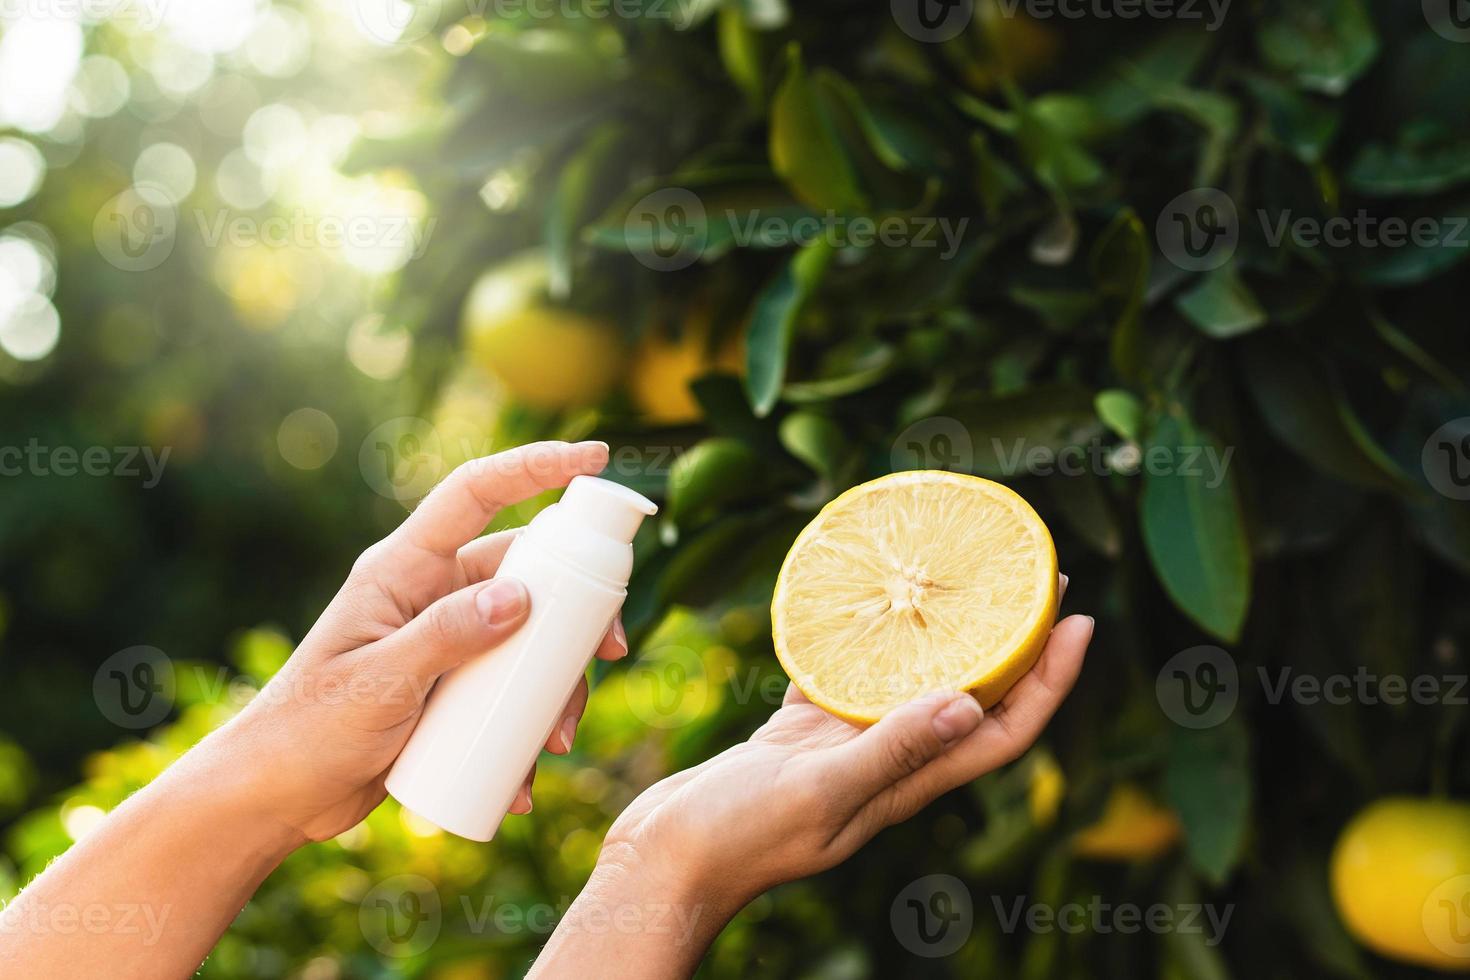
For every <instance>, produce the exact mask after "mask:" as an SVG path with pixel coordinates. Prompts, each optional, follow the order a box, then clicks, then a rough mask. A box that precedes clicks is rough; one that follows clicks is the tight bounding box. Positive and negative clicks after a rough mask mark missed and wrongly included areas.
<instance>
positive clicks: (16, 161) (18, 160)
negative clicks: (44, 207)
mask: <svg viewBox="0 0 1470 980" xmlns="http://www.w3.org/2000/svg"><path fill="white" fill-rule="evenodd" d="M45 178H46V158H45V157H43V156H42V155H41V151H40V150H38V149H36V147H35V144H33V143H30V142H28V141H27V140H23V139H17V138H15V137H13V136H12V137H6V138H4V139H0V208H13V207H15V206H16V205H17V204H20V203H22V202H24V201H28V200H30V198H31V196H32V195H34V194H35V193H36V191H38V190H40V189H41V182H42V181H43V180H44V179H45Z"/></svg>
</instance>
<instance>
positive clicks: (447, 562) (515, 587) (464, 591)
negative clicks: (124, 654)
mask: <svg viewBox="0 0 1470 980" xmlns="http://www.w3.org/2000/svg"><path fill="white" fill-rule="evenodd" d="M606 465H607V446H605V445H603V444H602V443H581V444H577V445H567V444H565V443H541V444H536V445H531V446H522V447H520V448H518V449H514V450H511V451H510V452H506V453H501V454H499V455H496V456H491V457H486V458H484V459H480V460H475V461H474V462H471V463H468V464H465V465H464V466H462V467H460V468H459V469H457V470H455V472H454V473H453V474H451V475H450V476H449V477H448V478H447V479H446V480H445V481H444V482H443V483H441V484H440V485H439V486H438V487H437V488H435V490H434V491H433V493H431V494H430V495H429V496H428V497H427V498H425V500H424V501H423V502H422V503H421V504H420V505H419V506H418V508H417V509H416V510H415V511H414V512H413V513H412V514H411V515H410V516H409V517H408V518H407V519H406V520H405V521H404V522H403V524H402V525H400V526H399V527H398V529H397V530H395V531H394V532H393V533H392V534H390V535H389V536H388V537H387V538H385V539H383V540H382V541H380V542H378V543H377V544H375V545H373V546H372V547H370V548H369V549H368V550H367V551H366V552H364V553H363V555H362V557H361V558H359V559H358V561H357V563H356V564H355V565H354V566H353V568H352V571H351V573H350V574H349V575H348V577H347V581H346V583H345V584H344V585H343V586H342V589H341V591H340V592H339V593H338V594H337V596H336V597H335V598H334V599H333V600H332V602H331V603H330V605H328V607H327V608H326V610H325V611H324V612H323V613H322V616H321V618H320V619H319V620H318V621H317V623H316V625H315V626H314V627H312V630H311V632H310V633H308V634H307V636H306V638H305V639H304V640H302V642H301V645H300V646H299V647H298V648H297V649H296V651H295V652H294V653H293V654H292V656H291V659H290V661H289V662H288V663H287V664H286V666H285V667H284V668H283V669H282V670H281V672H280V673H279V674H277V675H276V677H275V678H273V679H272V680H271V682H270V683H269V684H268V685H267V686H266V687H265V689H264V690H263V691H261V693H260V694H259V695H258V696H257V697H256V698H255V700H254V701H253V702H252V703H251V704H250V706H249V707H248V708H247V709H246V710H245V711H243V712H241V713H240V714H239V715H238V716H236V717H235V718H234V719H233V720H232V721H231V722H230V723H229V724H227V725H225V726H224V727H222V728H220V729H219V730H218V731H216V732H214V733H213V734H211V735H210V736H209V737H208V738H206V739H204V740H203V741H202V742H200V743H199V744H198V745H197V746H195V747H194V748H193V749H192V750H191V751H190V752H188V753H187V754H186V755H185V756H184V757H183V758H182V759H180V760H179V761H178V762H177V763H176V764H175V765H173V766H171V767H170V768H169V769H168V770H167V771H166V772H164V773H163V774H162V775H161V776H160V777H159V778H158V779H156V780H154V781H153V782H152V783H150V784H149V785H148V786H147V787H145V788H144V789H142V790H140V791H139V792H138V793H136V794H134V795H133V796H132V797H131V798H129V799H128V800H127V801H126V802H125V803H123V804H122V805H121V806H119V807H118V808H117V809H116V810H114V811H113V812H112V813H111V814H109V815H108V817H107V819H106V820H105V821H103V822H102V824H101V825H100V826H99V827H97V828H96V829H95V830H93V831H92V832H91V833H89V834H88V835H87V836H86V837H85V838H84V839H83V840H81V841H80V842H78V843H77V845H76V846H74V847H72V848H71V849H70V850H69V851H67V853H66V854H65V855H63V856H62V857H61V858H59V859H58V860H57V861H56V862H55V863H53V864H52V865H51V866H50V867H49V868H47V869H46V871H45V872H44V873H43V874H41V875H40V876H38V877H37V878H36V879H35V880H34V881H33V882H31V884H30V885H29V886H27V887H26V889H25V890H24V891H23V892H21V894H20V895H19V896H17V897H16V899H15V900H14V901H13V902H11V903H10V904H9V905H8V906H7V907H6V908H5V910H4V914H3V915H0V976H16V977H102V976H106V977H116V978H134V977H136V978H140V980H141V978H156V977H188V976H191V975H192V974H193V973H194V972H195V970H196V969H198V967H199V964H200V963H201V962H202V961H203V960H204V958H205V956H207V955H208V953H209V951H210V949H212V948H213V947H214V944H215V943H216V942H217V941H218V939H219V937H220V935H221V934H222V933H223V932H224V930H225V929H226V928H227V927H228V926H229V924H230V922H231V920H233V919H234V917H235V915H236V914H237V913H239V911H240V909H241V907H243V906H244V904H245V902H246V901H247V900H248V899H249V897H250V895H251V893H252V892H254V891H255V889H256V888H257V887H259V885H260V883H261V882H262V881H263V880H264V879H265V877H266V875H268V874H269V873H270V872H271V871H272V870H273V869H274V868H275V867H276V866H277V865H278V864H280V862H281V861H282V860H284V858H285V857H286V856H287V855H288V854H290V853H291V852H292V851H294V850H295V849H296V848H298V847H301V846H303V845H304V844H306V843H308V842H311V841H322V840H328V839H330V838H332V837H334V836H336V835H337V834H340V833H342V832H343V831H345V830H348V829H350V828H351V827H353V826H355V825H356V824H357V823H358V822H359V821H361V820H362V818H363V817H365V816H366V815H367V814H368V813H369V812H370V811H371V810H372V809H373V808H374V807H376V806H377V805H378V804H379V803H381V802H382V801H383V798H384V796H385V791H384V789H383V779H384V778H385V776H386V775H387V770H388V768H389V767H390V766H391V765H392V763H393V760H394V759H395V758H396V757H397V756H398V753H399V752H400V751H402V749H403V746H404V743H405V742H407V740H408V736H409V733H410V732H412V731H413V727H414V724H415V722H416V721H417V720H418V717H419V713H420V711H421V710H422V708H423V701H424V697H425V696H426V695H427V693H428V691H429V689H430V688H431V687H432V685H433V682H434V681H435V680H436V679H437V678H438V677H439V676H440V675H441V674H443V673H444V672H445V671H447V670H449V669H450V668H452V667H454V666H456V665H457V664H459V663H460V662H461V661H463V660H464V659H465V658H467V657H470V656H473V655H475V654H478V653H480V652H483V651H485V650H488V649H491V648H493V647H494V646H495V645H496V644H497V643H499V642H501V641H502V640H504V639H505V638H506V637H508V636H510V635H511V634H512V633H514V632H515V630H516V628H517V627H518V626H520V624H521V623H522V622H523V621H524V619H525V617H526V613H527V611H528V608H529V607H528V600H527V597H526V593H525V588H524V587H523V586H521V585H520V584H519V583H515V582H510V581H494V580H492V576H493V575H494V573H495V569H496V568H497V567H498V566H499V564H500V559H501V558H502V557H503V556H504V554H505V551H506V549H507V548H509V547H510V543H511V541H512V540H514V534H513V533H511V534H494V535H490V536H487V537H479V535H480V534H481V533H482V532H483V531H484V529H485V526H486V525H487V524H488V523H490V521H491V519H492V518H493V517H494V516H495V514H496V512H497V511H499V510H500V509H501V508H502V507H505V506H508V505H510V504H514V503H517V502H519V501H521V500H525V499H527V498H529V497H532V496H534V495H536V494H538V493H540V492H542V491H543V490H547V489H550V488H553V487H561V486H565V485H566V484H567V483H568V482H570V481H571V479H572V478H573V477H575V476H578V475H580V474H584V473H585V474H593V473H598V472H601V470H602V469H603V468H604V467H605V466H606ZM626 653H627V640H626V639H625V637H624V634H623V630H622V626H621V624H616V623H615V624H614V626H613V628H612V629H611V631H610V632H609V633H608V635H607V636H606V637H605V638H604V639H603V642H602V645H601V646H600V647H599V649H598V651H597V655H598V656H599V657H602V658H604V659H616V658H618V657H621V656H623V655H625V654H626ZM586 703H587V685H586V682H585V681H584V682H583V683H582V685H581V686H580V687H579V688H578V690H577V691H576V692H575V693H573V695H572V697H571V700H570V701H569V702H568V704H567V707H566V711H565V714H564V717H563V720H562V724H561V726H560V727H559V729H558V731H557V732H556V733H555V734H554V735H552V737H551V740H550V741H549V743H548V744H547V748H548V749H550V750H551V751H552V752H558V753H561V752H566V751H568V750H569V749H570V747H571V741H572V736H573V734H574V733H575V731H576V725H577V721H578V720H579V719H580V717H581V715H582V711H583V708H584V707H585V706H586ZM532 775H534V772H533V773H532V774H530V775H528V776H527V779H526V785H525V786H524V787H523V788H522V790H521V793H520V795H519V796H518V797H517V800H516V803H515V805H514V806H513V807H512V809H511V812H512V813H525V812H527V811H529V810H530V809H531V796H530V783H531V777H532ZM127 909H133V910H135V911H134V912H133V913H131V914H130V915H128V917H127V919H126V923H127V924H126V925H125V924H124V921H125V920H124V915H125V911H124V910H127ZM104 912H105V913H106V914H107V915H109V916H111V917H112V919H113V920H114V921H115V922H116V925H117V927H116V928H95V929H91V928H83V927H81V926H80V925H79V923H80V922H81V921H83V917H85V916H93V917H100V916H102V915H103V914H104ZM92 921H93V922H94V923H95V922H99V921H101V920H100V918H93V920H92ZM149 922H151V923H152V924H153V926H152V927H150V926H149V925H147V924H146V923H149Z"/></svg>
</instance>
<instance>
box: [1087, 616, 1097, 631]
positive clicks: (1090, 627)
mask: <svg viewBox="0 0 1470 980" xmlns="http://www.w3.org/2000/svg"><path fill="white" fill-rule="evenodd" d="M1087 632H1089V633H1096V632H1097V620H1095V619H1093V618H1092V617H1091V616H1088V617H1087Z"/></svg>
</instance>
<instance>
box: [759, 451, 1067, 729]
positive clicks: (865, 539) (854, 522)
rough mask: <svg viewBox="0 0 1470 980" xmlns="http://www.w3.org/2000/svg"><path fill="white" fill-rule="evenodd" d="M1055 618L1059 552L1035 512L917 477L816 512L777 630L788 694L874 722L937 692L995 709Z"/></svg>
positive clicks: (778, 603) (883, 483)
mask: <svg viewBox="0 0 1470 980" xmlns="http://www.w3.org/2000/svg"><path fill="white" fill-rule="evenodd" d="M1056 610H1057V558H1056V550H1055V547H1054V546H1053V544H1052V540H1051V534H1050V533H1049V532H1048V531H1047V529H1046V525H1045V524H1043V523H1042V521H1041V518H1039V517H1038V516H1037V515H1036V512H1035V511H1034V510H1032V508H1031V506H1030V505H1029V504H1027V503H1026V501H1024V500H1023V499H1021V497H1019V496H1018V495H1017V494H1016V493H1015V492H1013V491H1012V490H1010V489H1008V488H1006V487H1004V486H1001V485H1000V484H998V483H992V482H991V481H989V480H983V479H980V478H978V477H973V476H964V475H959V474H955V473H947V472H941V471H928V470H923V471H915V472H908V473H896V474H893V475H891V476H885V477H882V478H880V479H877V480H874V481H872V482H870V483H865V484H863V485H861V486H858V487H854V488H853V489H851V490H849V491H847V492H846V493H844V494H842V495H841V496H840V497H838V498H837V499H836V500H833V501H832V502H831V503H829V504H828V505H827V506H826V507H825V508H823V510H822V512H821V513H820V514H818V515H817V517H816V519H815V520H813V521H812V523H811V524H809V525H807V527H806V528H805V530H803V531H802V532H801V534H800V535H798V536H797V539H796V542H795V544H793V545H792V548H791V552H790V553H789V554H788V555H787V556H786V561H785V563H784V564H783V565H782V567H781V574H780V576H779V578H778V579H777V582H776V592H775V597H774V599H773V601H772V605H771V619H772V635H773V639H774V641H775V647H776V655H777V657H779V658H780V660H781V664H782V666H783V667H784V668H785V669H786V672H787V674H788V675H789V676H790V677H791V679H792V681H793V682H794V683H795V684H796V686H797V687H798V688H800V689H801V691H802V692H803V693H804V694H806V696H807V697H808V698H809V699H811V701H812V702H813V703H815V704H819V705H821V706H822V707H824V708H826V709H827V710H828V711H831V712H833V713H834V714H838V715H841V716H843V717H845V718H848V719H851V720H854V721H860V722H869V721H876V720H877V719H878V718H880V717H882V716H883V715H884V714H885V713H886V712H888V711H889V710H891V709H892V708H894V707H897V706H898V705H900V704H903V703H904V702H906V701H909V700H912V699H913V698H915V697H919V696H921V695H923V694H927V693H932V692H936V691H953V690H970V691H973V692H974V693H975V695H976V696H977V697H978V698H979V699H980V701H981V703H982V704H984V705H986V706H989V705H991V704H994V703H995V702H996V701H998V700H1000V698H1001V697H1003V696H1004V694H1005V692H1006V691H1007V690H1009V689H1010V687H1011V686H1012V685H1013V684H1014V683H1015V682H1016V681H1017V680H1019V679H1020V678H1021V676H1022V675H1024V674H1025V673H1026V671H1028V670H1030V669H1031V666H1032V665H1033V664H1034V663H1035V662H1036V658H1037V657H1038V656H1040V654H1041V648H1042V646H1043V645H1044V644H1045V641H1046V637H1047V635H1048V634H1049V633H1050V630H1051V626H1052V623H1053V621H1054V620H1055V618H1056Z"/></svg>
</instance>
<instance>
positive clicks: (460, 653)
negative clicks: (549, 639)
mask: <svg viewBox="0 0 1470 980" xmlns="http://www.w3.org/2000/svg"><path fill="white" fill-rule="evenodd" d="M530 608H531V597H530V596H529V595H528V594H527V593H526V587H525V586H524V585H522V584H521V583H520V582H517V581H515V580H514V579H504V578H502V579H492V580H491V581H490V582H488V583H481V584H479V585H472V586H470V587H469V588H465V589H460V590H459V591H458V592H452V593H450V594H449V595H447V596H445V597H444V598H442V599H440V600H439V601H438V602H435V603H434V604H433V605H431V606H429V608H427V609H425V610H424V611H423V612H421V613H419V614H418V615H417V616H415V617H414V618H413V619H411V620H409V622H408V623H407V625H405V626H404V627H403V628H402V629H399V630H397V631H395V632H394V633H392V634H390V635H389V636H387V637H385V638H384V639H381V640H379V641H378V642H376V643H372V644H369V645H368V646H365V647H363V648H362V649H361V650H358V651H357V652H356V653H353V654H349V656H350V657H353V658H360V659H363V660H365V661H367V662H373V663H391V664H394V665H396V666H398V667H399V668H400V669H401V670H402V671H404V672H406V673H407V674H408V676H409V677H410V679H411V680H413V681H414V682H415V689H416V690H424V691H427V690H428V686H429V685H430V684H432V683H433V682H434V681H435V680H436V679H438V677H439V675H441V674H443V673H444V672H445V671H447V670H449V669H450V668H452V667H455V666H457V665H458V664H460V663H461V662H462V661H464V660H465V659H466V658H468V657H471V656H474V655H475V654H479V653H483V652H484V651H486V650H488V649H490V648H492V647H494V646H496V645H497V644H499V643H501V642H502V641H503V640H505V639H506V638H507V637H509V636H510V635H511V634H512V633H514V632H515V631H516V630H517V629H518V628H519V627H520V625H521V623H523V622H525V619H526V614H527V613H528V612H529V611H530Z"/></svg>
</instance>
